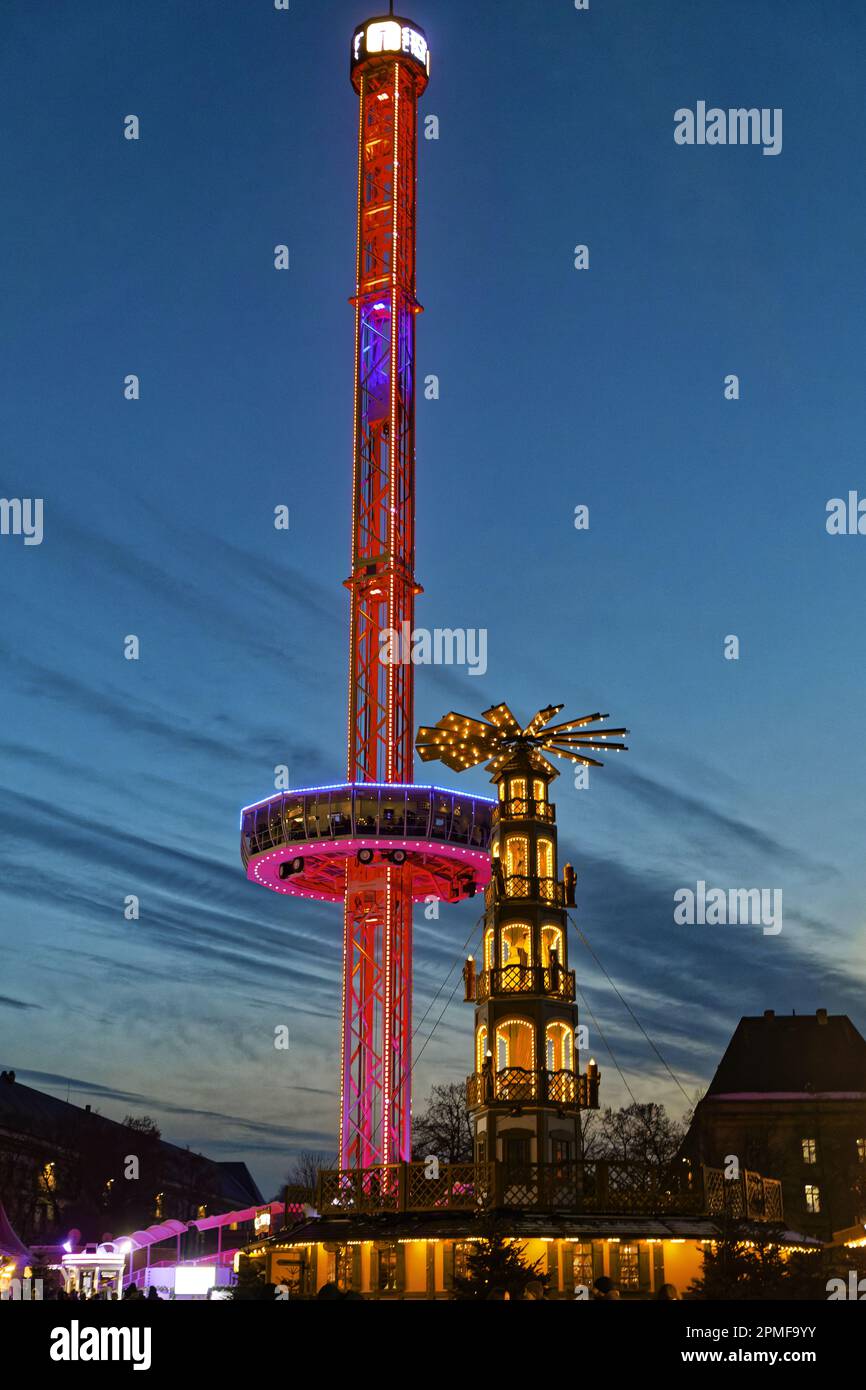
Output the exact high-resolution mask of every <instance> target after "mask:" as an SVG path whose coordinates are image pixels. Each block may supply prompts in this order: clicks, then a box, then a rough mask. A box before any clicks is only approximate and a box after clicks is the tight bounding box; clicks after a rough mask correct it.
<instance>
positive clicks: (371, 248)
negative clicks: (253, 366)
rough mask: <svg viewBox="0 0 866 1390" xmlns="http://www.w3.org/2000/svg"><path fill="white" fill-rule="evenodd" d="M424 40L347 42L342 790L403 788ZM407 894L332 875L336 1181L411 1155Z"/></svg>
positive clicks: (371, 37) (386, 29) (370, 29)
mask: <svg viewBox="0 0 866 1390" xmlns="http://www.w3.org/2000/svg"><path fill="white" fill-rule="evenodd" d="M427 70H428V61H427V48H426V41H425V40H424V38H423V35H422V33H421V31H420V30H419V29H418V27H417V26H416V25H412V24H409V23H408V22H407V21H405V20H400V19H394V18H393V17H389V18H388V19H383V20H381V21H370V22H369V23H368V24H367V25H366V26H364V27H363V28H362V29H360V30H359V31H358V32H357V33H356V35H355V37H354V40H353V50H352V82H353V85H354V87H355V90H356V92H357V93H358V99H359V102H358V105H359V126H358V223H357V274H356V289H355V295H354V298H353V301H352V302H353V305H354V311H355V419H354V466H353V503H352V572H351V576H350V578H349V579H348V580H347V581H346V584H347V587H348V589H349V593H350V596H351V610H350V648H349V701H348V705H349V723H348V767H347V775H348V779H349V781H350V782H352V783H365V782H366V783H378V784H383V783H384V784H398V785H406V784H409V783H411V782H412V774H413V667H412V665H411V663H410V662H402V661H391V662H385V661H383V660H382V656H381V653H382V646H383V638H382V634H383V633H385V632H387V633H397V634H399V635H400V636H401V637H402V635H403V634H404V633H411V631H412V627H413V621H414V609H415V595H416V593H418V592H419V586H418V585H417V583H416V581H415V573H414V562H415V315H416V314H417V313H418V312H419V309H420V306H419V304H418V301H417V298H416V295H415V207H416V163H417V113H418V99H419V97H420V95H421V93H422V92H423V91H424V88H425V87H426V85H427ZM411 952H412V893H411V880H410V873H409V870H408V868H406V867H401V866H398V865H390V864H383V862H381V861H380V862H378V863H376V864H375V865H371V866H369V867H365V866H363V865H360V864H358V863H354V862H351V861H347V866H346V883H345V906H344V935H343V1000H342V1009H343V1019H342V1068H341V1102H340V1114H341V1132H340V1156H341V1165H342V1166H343V1167H344V1168H352V1167H367V1166H370V1165H372V1164H375V1163H389V1162H393V1161H396V1160H399V1159H407V1158H408V1157H409V1154H410V1132H409V1129H410V1110H409V1074H410V1071H411V1024H412V998H411V980H412V970H411Z"/></svg>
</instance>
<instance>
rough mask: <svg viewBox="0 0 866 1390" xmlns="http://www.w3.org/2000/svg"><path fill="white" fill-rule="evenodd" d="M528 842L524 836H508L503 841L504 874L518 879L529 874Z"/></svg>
mask: <svg viewBox="0 0 866 1390" xmlns="http://www.w3.org/2000/svg"><path fill="white" fill-rule="evenodd" d="M528 863H529V841H528V840H527V838H526V836H525V835H509V836H508V838H507V840H506V841H505V872H506V873H507V874H508V877H509V878H513V877H514V876H515V875H517V876H518V877H520V878H523V877H525V876H526V874H527V873H528V872H529V869H528Z"/></svg>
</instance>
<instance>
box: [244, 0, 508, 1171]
mask: <svg viewBox="0 0 866 1390" xmlns="http://www.w3.org/2000/svg"><path fill="white" fill-rule="evenodd" d="M350 70H351V79H352V85H353V87H354V89H355V91H356V92H357V94H358V99H359V126H358V219H357V270H356V284H355V294H354V297H353V299H352V301H351V302H352V304H353V307H354V312H355V384H354V397H355V410H354V448H353V487H352V496H353V500H352V571H351V575H350V577H349V578H348V579H347V580H346V587H347V588H348V590H349V594H350V636H349V722H348V767H347V782H346V783H345V784H341V785H340V786H335V787H326V788H307V789H304V790H303V791H298V792H287V793H282V794H279V795H277V796H272V797H269V798H267V799H266V800H265V801H263V802H259V803H256V805H254V806H251V807H246V808H245V809H244V812H243V816H242V846H241V852H242V856H243V859H244V863H245V865H246V867H247V874H248V876H249V878H250V879H252V880H253V881H254V882H259V883H263V884H265V885H266V886H267V887H270V888H273V889H276V890H277V891H279V892H285V893H290V894H294V895H296V896H306V897H314V898H319V899H324V900H327V901H331V902H334V901H338V900H342V902H343V990H342V1066H341V1080H340V1091H341V1100H340V1161H341V1167H342V1168H344V1169H355V1168H365V1169H369V1168H371V1167H372V1166H374V1165H378V1164H384V1165H388V1164H390V1163H394V1162H398V1161H405V1160H408V1158H409V1156H410V1121H411V1113H410V1078H411V1040H412V904H413V902H417V901H421V900H424V899H431V898H436V899H444V900H446V901H451V902H454V901H457V900H459V899H460V898H462V897H465V896H472V895H473V894H474V893H475V891H476V889H477V888H479V887H481V886H483V885H484V884H485V883H486V882H487V881H488V880H489V877H490V863H489V855H488V849H489V843H490V833H491V811H492V803H491V802H490V801H489V800H487V799H486V798H473V797H466V796H463V795H461V794H458V793H452V792H447V791H443V790H441V789H439V788H435V787H414V786H413V785H412V776H413V744H414V730H413V707H412V706H413V671H414V668H413V666H412V664H411V661H410V660H409V659H408V652H407V651H406V648H407V647H408V646H409V642H408V640H407V639H408V638H409V635H410V634H411V632H412V630H413V624H414V610H415V595H416V594H417V593H419V592H420V586H419V585H418V584H417V582H416V580H415V315H416V314H417V313H418V312H419V311H420V305H419V303H418V300H417V299H416V296H415V208H416V163H417V123H418V99H419V97H420V96H421V94H422V93H423V91H424V89H425V88H426V86H427V81H428V77H429V71H430V55H429V48H428V44H427V39H426V36H425V34H424V32H423V30H421V29H420V28H419V27H418V25H417V24H414V23H413V22H412V21H410V20H406V19H401V18H399V17H395V16H394V15H393V13H392V14H390V15H387V16H382V17H379V18H375V19H370V20H368V21H367V22H366V23H365V24H362V25H361V26H360V27H359V28H358V29H356V31H355V33H354V35H353V38H352V50H351V64H350ZM389 634H395V635H396V639H397V640H396V641H395V642H393V643H392V642H390V641H389V640H388V635H389ZM400 652H402V655H400V654H399V653H400Z"/></svg>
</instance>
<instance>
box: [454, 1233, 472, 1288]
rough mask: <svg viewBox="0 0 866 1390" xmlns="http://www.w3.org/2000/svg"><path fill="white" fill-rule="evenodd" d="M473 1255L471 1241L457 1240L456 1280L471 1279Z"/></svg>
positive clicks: (455, 1257)
mask: <svg viewBox="0 0 866 1390" xmlns="http://www.w3.org/2000/svg"><path fill="white" fill-rule="evenodd" d="M471 1254H472V1241H471V1240H455V1242H454V1277H455V1278H456V1279H468V1278H469V1256H470V1255H471Z"/></svg>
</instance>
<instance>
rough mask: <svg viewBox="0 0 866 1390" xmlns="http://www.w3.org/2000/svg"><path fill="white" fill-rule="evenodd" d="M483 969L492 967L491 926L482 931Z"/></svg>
mask: <svg viewBox="0 0 866 1390" xmlns="http://www.w3.org/2000/svg"><path fill="white" fill-rule="evenodd" d="M484 969H485V970H492V969H493V928H492V927H488V928H487V931H486V932H485V933H484Z"/></svg>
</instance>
